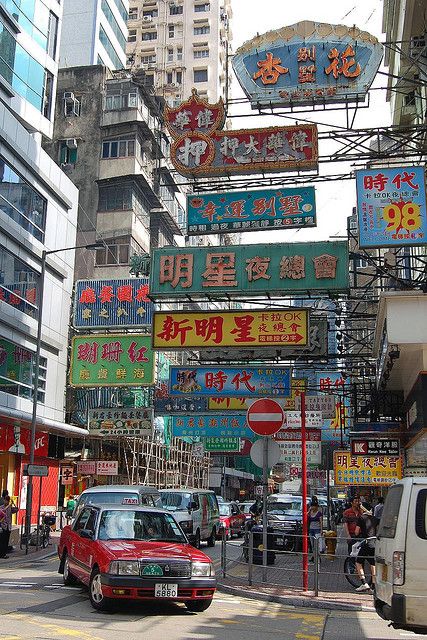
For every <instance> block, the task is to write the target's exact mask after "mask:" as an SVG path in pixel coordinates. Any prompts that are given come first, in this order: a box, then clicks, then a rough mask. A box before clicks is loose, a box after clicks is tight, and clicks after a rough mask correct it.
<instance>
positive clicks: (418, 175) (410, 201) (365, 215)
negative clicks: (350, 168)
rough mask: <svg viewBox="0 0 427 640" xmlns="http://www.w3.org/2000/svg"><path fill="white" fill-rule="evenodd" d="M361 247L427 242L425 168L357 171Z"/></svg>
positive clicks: (421, 243)
mask: <svg viewBox="0 0 427 640" xmlns="http://www.w3.org/2000/svg"><path fill="white" fill-rule="evenodd" d="M356 187H357V213H358V219H359V245H360V247H366V248H368V247H396V246H405V245H423V244H427V210H426V190H425V174H424V167H395V168H393V169H382V168H381V169H375V170H374V169H368V170H366V171H356Z"/></svg>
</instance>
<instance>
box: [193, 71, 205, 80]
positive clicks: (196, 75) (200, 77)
mask: <svg viewBox="0 0 427 640" xmlns="http://www.w3.org/2000/svg"><path fill="white" fill-rule="evenodd" d="M193 74H194V82H207V81H208V70H207V69H194V70H193Z"/></svg>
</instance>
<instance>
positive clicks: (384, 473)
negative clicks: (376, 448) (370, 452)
mask: <svg viewBox="0 0 427 640" xmlns="http://www.w3.org/2000/svg"><path fill="white" fill-rule="evenodd" d="M334 473H335V478H334V482H335V485H341V486H344V485H359V486H369V485H382V486H388V485H390V484H394V483H395V482H396V480H400V478H401V477H402V459H401V458H400V456H352V454H351V452H350V451H334Z"/></svg>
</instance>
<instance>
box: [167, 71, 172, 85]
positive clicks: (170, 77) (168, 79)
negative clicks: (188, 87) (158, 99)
mask: <svg viewBox="0 0 427 640" xmlns="http://www.w3.org/2000/svg"><path fill="white" fill-rule="evenodd" d="M166 82H167V84H172V82H173V74H172V73H171V72H169V73H167V74H166Z"/></svg>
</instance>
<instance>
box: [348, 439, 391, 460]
mask: <svg viewBox="0 0 427 640" xmlns="http://www.w3.org/2000/svg"><path fill="white" fill-rule="evenodd" d="M350 450H351V455H353V456H400V442H399V440H398V439H395V440H391V439H390V438H387V439H385V440H379V439H378V438H372V439H371V438H363V439H362V438H351V439H350Z"/></svg>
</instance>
